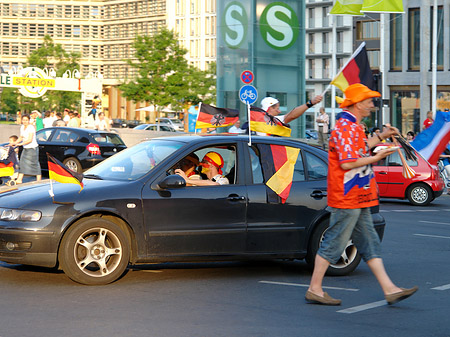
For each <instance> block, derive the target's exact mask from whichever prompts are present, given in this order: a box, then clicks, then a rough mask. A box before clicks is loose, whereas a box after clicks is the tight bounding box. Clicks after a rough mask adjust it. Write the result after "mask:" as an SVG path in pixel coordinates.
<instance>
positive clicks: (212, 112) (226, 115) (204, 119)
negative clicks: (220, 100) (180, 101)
mask: <svg viewBox="0 0 450 337" xmlns="http://www.w3.org/2000/svg"><path fill="white" fill-rule="evenodd" d="M238 120H239V110H235V109H227V108H217V107H215V106H212V105H209V104H205V103H201V104H200V111H199V112H198V118H197V123H196V124H195V128H196V129H206V128H222V127H225V126H231V125H233V124H234V123H236V122H237V121H238Z"/></svg>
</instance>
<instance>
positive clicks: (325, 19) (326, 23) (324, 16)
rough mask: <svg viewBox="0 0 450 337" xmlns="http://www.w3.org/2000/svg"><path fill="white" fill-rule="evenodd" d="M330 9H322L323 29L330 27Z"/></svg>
mask: <svg viewBox="0 0 450 337" xmlns="http://www.w3.org/2000/svg"><path fill="white" fill-rule="evenodd" d="M328 8H329V7H322V27H328V26H329V25H330V24H329V15H328Z"/></svg>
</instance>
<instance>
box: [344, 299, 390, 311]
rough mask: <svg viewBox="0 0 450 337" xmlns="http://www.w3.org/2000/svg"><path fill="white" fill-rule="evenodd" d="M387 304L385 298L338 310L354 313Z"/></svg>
mask: <svg viewBox="0 0 450 337" xmlns="http://www.w3.org/2000/svg"><path fill="white" fill-rule="evenodd" d="M386 304H387V302H386V301H385V300H383V301H378V302H372V303H367V304H363V305H358V306H356V307H351V308H348V309H343V310H338V311H337V312H339V313H341V314H354V313H356V312H360V311H364V310H369V309H373V308H378V307H382V306H383V305H386Z"/></svg>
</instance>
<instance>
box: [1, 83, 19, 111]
mask: <svg viewBox="0 0 450 337" xmlns="http://www.w3.org/2000/svg"><path fill="white" fill-rule="evenodd" d="M0 98H1V101H0V111H1V112H4V113H7V114H9V115H13V114H15V113H16V112H17V111H18V110H19V93H18V90H17V89H16V88H3V91H2V93H1V95H0Z"/></svg>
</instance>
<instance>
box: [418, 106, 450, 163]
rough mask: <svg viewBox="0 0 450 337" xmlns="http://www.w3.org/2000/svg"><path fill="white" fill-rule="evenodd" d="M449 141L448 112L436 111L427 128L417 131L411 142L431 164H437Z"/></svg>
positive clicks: (449, 117)
mask: <svg viewBox="0 0 450 337" xmlns="http://www.w3.org/2000/svg"><path fill="white" fill-rule="evenodd" d="M449 141H450V112H448V111H445V112H444V111H440V110H438V111H436V118H435V120H434V122H433V124H431V126H430V127H429V128H428V129H425V130H423V131H422V132H421V133H419V134H418V135H417V136H416V138H414V140H413V141H412V142H411V146H412V147H413V148H414V149H416V151H418V152H419V153H420V154H421V155H422V157H424V158H425V159H426V160H428V162H429V163H430V164H431V165H437V162H438V160H439V156H440V155H441V154H442V153H443V152H444V150H445V148H446V147H447V144H448V142H449Z"/></svg>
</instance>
